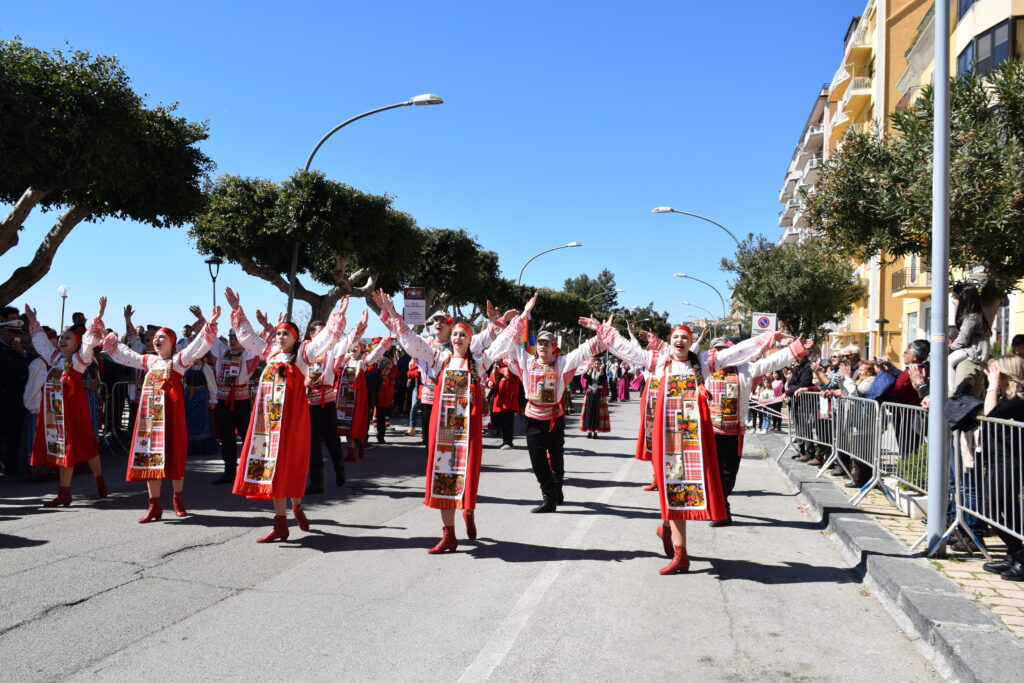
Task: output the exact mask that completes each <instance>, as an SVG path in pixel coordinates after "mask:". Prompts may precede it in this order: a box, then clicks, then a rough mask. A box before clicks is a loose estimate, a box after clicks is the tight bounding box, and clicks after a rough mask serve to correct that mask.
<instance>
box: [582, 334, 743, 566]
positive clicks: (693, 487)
mask: <svg viewBox="0 0 1024 683" xmlns="http://www.w3.org/2000/svg"><path fill="white" fill-rule="evenodd" d="M580 324H582V325H584V326H585V327H589V328H590V329H594V330H596V331H597V332H598V338H599V339H600V340H601V343H602V344H603V345H604V346H605V347H607V348H608V350H609V351H610V352H611V353H613V354H615V355H616V356H618V357H619V358H621V359H622V360H625V361H627V362H630V363H636V364H638V365H641V366H647V365H648V364H649V363H650V362H651V354H650V353H649V352H647V351H640V350H638V349H637V348H636V347H634V346H632V345H630V344H629V343H628V342H626V341H625V340H624V339H623V338H622V336H621V335H619V333H618V332H617V331H615V329H614V328H612V327H611V326H610V325H600V324H599V323H598V322H597V321H596V320H592V319H584V318H581V319H580ZM692 342H693V332H691V331H690V328H689V327H686V326H685V325H678V326H676V327H675V328H673V330H672V334H671V336H670V337H669V344H668V349H667V352H666V353H665V354H662V355H659V360H658V367H657V369H656V371H657V376H658V378H659V383H658V396H657V401H656V403H655V421H654V427H653V434H654V438H653V442H652V452H653V455H654V462H655V472H656V473H657V477H658V490H659V505H660V508H661V518H662V524H661V525H660V526H659V527H658V535H659V536H660V537H661V539H662V543H663V546H664V549H665V554H666V555H667V556H669V557H671V558H672V561H671V562H670V563H669V564H667V565H666V566H664V567H662V568H661V569H660V570H659V573H661V574H675V573H681V572H686V571H687V570H688V569H689V567H690V559H689V557H688V555H687V552H686V521H687V520H712V521H716V520H724V519H727V518H728V509H727V508H726V505H725V496H724V495H723V491H722V482H721V477H720V475H719V471H718V457H717V451H716V449H715V433H714V428H713V426H712V423H711V410H710V404H709V394H708V390H707V387H706V386H705V383H704V379H705V378H706V377H707V376H708V375H709V374H710V372H711V369H712V368H711V366H709V364H708V361H707V354H703V355H702V356H698V355H697V354H696V353H694V352H693V351H691V349H690V345H691V344H692ZM757 349H758V347H757V345H756V342H755V343H754V344H739V345H736V346H733V347H730V348H729V349H725V350H723V351H722V352H721V353H720V354H718V355H717V360H716V367H718V366H721V367H730V366H737V365H741V364H743V363H745V362H747V361H749V360H750V359H751V358H753V353H754V352H755V351H756V350H757Z"/></svg>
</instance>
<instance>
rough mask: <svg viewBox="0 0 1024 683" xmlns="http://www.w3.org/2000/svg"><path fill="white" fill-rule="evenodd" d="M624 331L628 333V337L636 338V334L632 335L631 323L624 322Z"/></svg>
mask: <svg viewBox="0 0 1024 683" xmlns="http://www.w3.org/2000/svg"><path fill="white" fill-rule="evenodd" d="M626 331H627V332H629V336H630V337H635V336H636V334H634V333H633V323H631V322H629V321H628V320H627V321H626Z"/></svg>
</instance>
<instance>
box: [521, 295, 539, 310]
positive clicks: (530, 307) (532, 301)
mask: <svg viewBox="0 0 1024 683" xmlns="http://www.w3.org/2000/svg"><path fill="white" fill-rule="evenodd" d="M538 297H540V292H534V293H533V296H532V297H531V298H530V300H529V301H527V302H526V305H525V306H523V316H527V315H530V311H532V310H533V307H534V306H536V305H537V298H538Z"/></svg>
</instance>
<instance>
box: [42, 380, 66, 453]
mask: <svg viewBox="0 0 1024 683" xmlns="http://www.w3.org/2000/svg"><path fill="white" fill-rule="evenodd" d="M69 362H70V361H69ZM63 377H64V367H63V364H62V365H56V364H55V365H54V366H53V367H51V368H50V371H49V372H48V373H47V375H46V384H45V385H44V386H43V411H44V414H43V427H44V429H45V430H46V433H45V435H44V436H45V437H46V439H45V440H46V455H47V456H48V457H49V458H52V459H54V460H56V461H57V462H58V463H64V462H65V461H64V459H65V458H66V457H67V450H66V448H65V445H66V443H67V438H66V436H67V435H66V433H65V431H64V385H63V384H62V382H61V380H62V379H63ZM58 466H61V467H63V466H64V465H63V464H59V465H58Z"/></svg>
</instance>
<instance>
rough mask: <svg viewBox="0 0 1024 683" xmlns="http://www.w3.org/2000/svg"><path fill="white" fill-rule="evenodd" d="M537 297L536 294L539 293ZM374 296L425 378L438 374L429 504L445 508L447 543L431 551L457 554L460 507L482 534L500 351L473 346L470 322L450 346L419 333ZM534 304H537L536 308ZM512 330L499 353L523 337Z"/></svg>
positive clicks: (455, 328)
mask: <svg viewBox="0 0 1024 683" xmlns="http://www.w3.org/2000/svg"><path fill="white" fill-rule="evenodd" d="M534 299H536V297H534ZM373 300H374V302H375V303H376V304H377V306H378V307H379V308H380V310H381V316H380V317H381V321H383V322H384V324H385V325H387V326H388V329H390V330H391V332H392V334H394V335H395V336H396V337H398V340H399V342H400V343H401V344H402V346H403V347H405V350H406V352H408V353H409V355H411V356H412V357H413V358H415V359H416V360H417V362H418V363H419V367H420V372H421V373H422V374H423V377H424V379H426V378H427V377H430V378H432V380H433V382H432V384H433V385H434V393H433V400H434V409H433V411H432V415H431V421H430V425H429V430H430V431H429V436H428V439H427V453H428V462H427V479H426V495H425V499H424V504H425V505H426V506H427V507H432V508H435V509H438V510H440V511H441V523H442V536H441V541H440V542H439V543H438V544H437V545H435V546H434V547H433V548H431V549H430V550H429V551H428V552H429V553H431V554H437V553H445V552H454V551H455V550H456V548H457V547H458V539H457V538H456V536H455V511H456V510H462V511H463V512H462V518H463V521H464V522H465V524H466V535H467V536H469V538H470V539H475V538H476V519H475V510H476V493H477V485H478V483H479V480H480V459H481V452H482V448H483V387H482V381H483V379H484V376H485V372H486V368H487V367H488V366H490V365H491V364H492V363H493V362H494V359H495V358H498V357H500V355H491V354H489V353H488V352H486V351H481V352H478V353H474V352H473V350H472V342H471V340H472V338H473V331H472V330H471V329H470V327H469V326H468V325H466V324H464V323H458V324H454V325H452V327H451V329H450V330H449V334H450V340H451V346H450V348H448V347H445V348H436V347H435V345H432V344H430V343H429V342H428V341H426V340H424V339H422V338H421V337H419V336H418V335H416V334H415V333H414V332H413V331H412V330H410V329H409V327H408V326H407V325H406V324H405V321H404V320H403V319H402V317H401V316H400V315H398V313H397V311H396V310H395V306H394V302H392V300H391V297H390V296H388V295H387V294H385V293H384V292H382V291H380V290H378V291H376V292H374V294H373ZM530 308H532V305H531V306H530ZM512 332H513V331H512V330H511V329H506V330H505V331H504V332H502V333H501V335H500V336H499V337H498V339H497V341H495V347H496V348H495V351H494V353H495V354H501V353H503V352H502V349H505V352H507V350H508V349H510V348H511V347H512V346H514V345H515V343H516V342H517V341H518V339H519V337H517V336H513V334H512Z"/></svg>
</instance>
